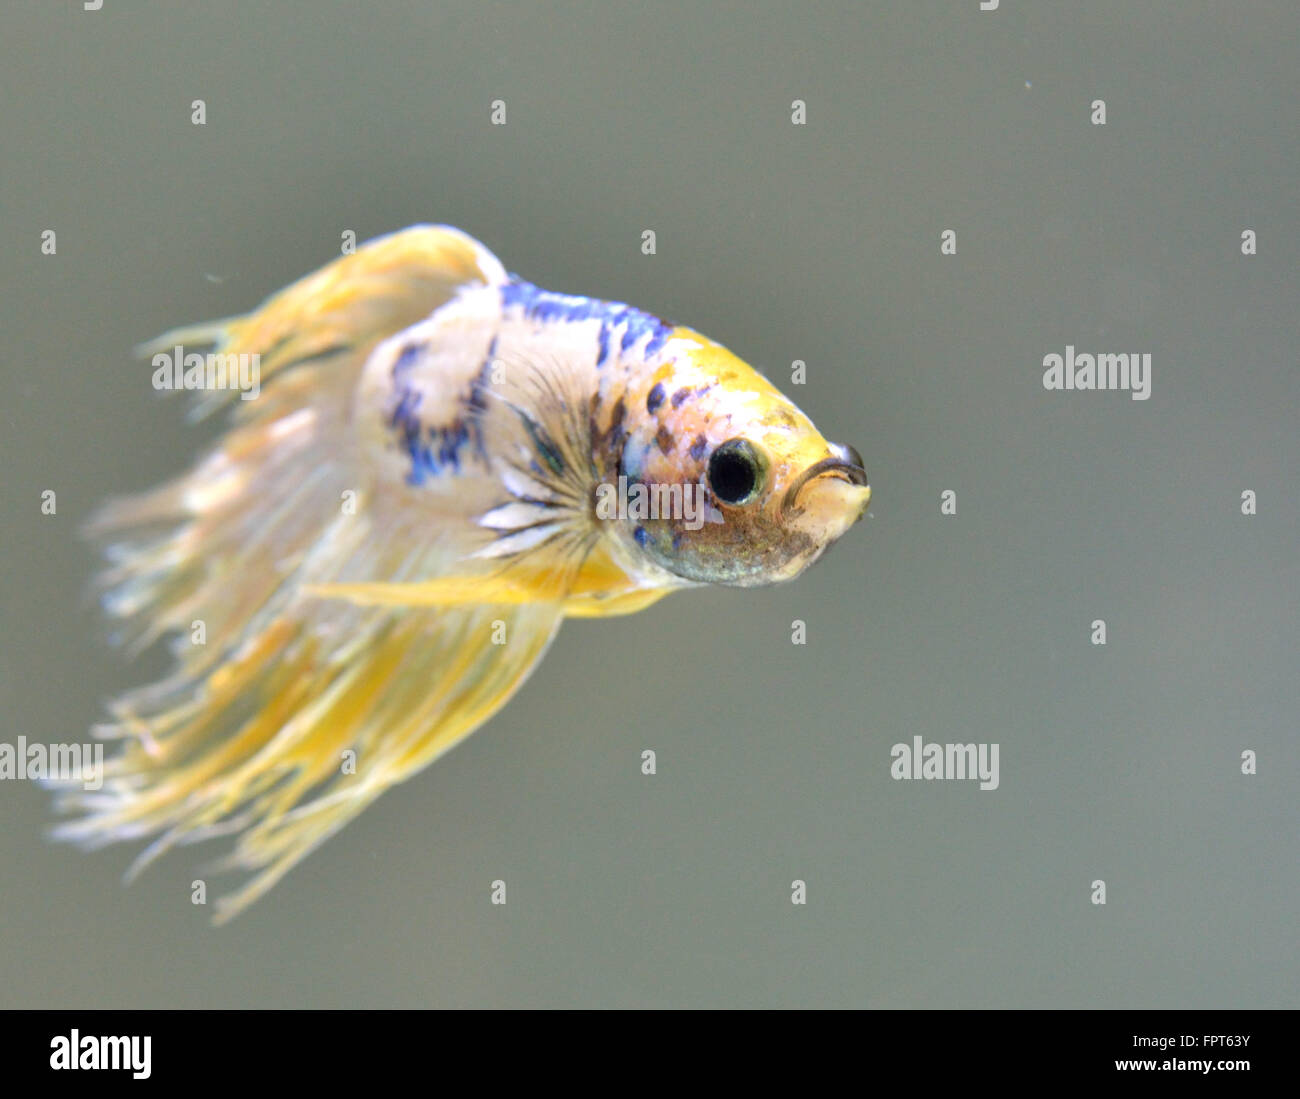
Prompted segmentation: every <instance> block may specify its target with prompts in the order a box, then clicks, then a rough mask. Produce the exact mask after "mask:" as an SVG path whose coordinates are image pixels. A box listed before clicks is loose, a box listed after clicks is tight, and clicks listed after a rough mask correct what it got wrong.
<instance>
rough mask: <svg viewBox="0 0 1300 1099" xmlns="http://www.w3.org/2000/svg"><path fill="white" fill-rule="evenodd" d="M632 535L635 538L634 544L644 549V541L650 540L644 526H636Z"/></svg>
mask: <svg viewBox="0 0 1300 1099" xmlns="http://www.w3.org/2000/svg"><path fill="white" fill-rule="evenodd" d="M632 537H633V538H635V539H636V544H637V545H638V546H640V547H641V548H642V549H645V547H646V543H647V542H649V541H650V532H649V531H647V530H646V529H645V527H637V528H636V530H634V531H633V532H632Z"/></svg>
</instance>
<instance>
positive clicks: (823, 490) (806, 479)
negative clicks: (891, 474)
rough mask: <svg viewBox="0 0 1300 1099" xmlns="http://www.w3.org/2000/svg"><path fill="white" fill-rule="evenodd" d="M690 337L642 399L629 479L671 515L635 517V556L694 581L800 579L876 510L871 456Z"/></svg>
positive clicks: (629, 448) (626, 467) (742, 583)
mask: <svg viewBox="0 0 1300 1099" xmlns="http://www.w3.org/2000/svg"><path fill="white" fill-rule="evenodd" d="M678 331H679V333H682V335H679V337H678V338H677V339H675V340H673V341H670V342H669V344H668V348H667V350H668V352H669V353H670V355H671V357H670V358H669V360H668V361H667V363H666V364H665V365H664V366H663V367H661V368H660V369H659V370H658V371H657V372H655V374H654V375H653V376H652V378H651V379H650V380H649V381H648V382H647V383H646V385H644V386H643V387H642V389H641V390H640V391H638V392H637V393H636V394H634V396H633V406H632V407H633V408H635V409H637V413H638V416H637V420H638V422H637V423H636V424H635V426H633V427H632V428H631V430H630V431H629V433H628V438H627V441H626V444H625V445H624V446H623V449H622V470H621V471H622V472H623V473H625V474H626V475H627V479H628V481H629V483H630V484H631V485H632V491H633V492H635V491H636V486H638V485H639V486H646V487H648V489H649V490H650V491H651V492H652V493H653V492H658V493H659V497H660V498H659V501H658V502H659V504H660V506H659V508H658V509H657V514H656V513H655V512H654V510H651V511H650V513H649V514H647V512H646V508H645V507H644V506H643V507H642V508H641V509H640V512H639V513H635V512H634V513H631V514H629V517H628V518H627V520H626V521H625V523H624V530H623V533H624V536H625V537H630V540H631V542H632V543H634V545H633V546H629V549H630V550H632V551H633V552H638V553H640V554H643V555H644V556H645V557H647V558H648V559H649V560H650V561H651V562H653V564H654V565H655V566H657V567H659V568H661V569H664V570H667V572H669V573H671V574H673V575H674V576H675V577H678V578H681V579H683V580H686V581H689V582H694V583H713V584H727V585H733V586H738V587H753V586H757V585H760V584H770V583H775V582H778V581H782V580H789V579H791V578H792V577H794V576H797V575H798V574H799V573H801V572H802V571H803V570H804V569H806V568H807V567H808V566H809V565H811V564H812V563H813V562H814V561H816V560H817V558H819V557H820V556H821V555H822V554H823V553H824V552H825V551H826V549H827V548H828V547H829V546H830V545H831V544H833V543H834V542H835V541H836V540H837V539H839V538H840V537H841V536H842V535H843V534H844V533H845V532H846V531H847V530H848V529H849V528H850V527H851V526H853V524H854V523H856V522H857V521H858V520H859V519H860V518H861V517H862V515H863V514H864V513H865V511H866V509H867V504H868V502H869V501H870V499H871V487H870V485H869V484H868V481H867V473H866V470H865V469H864V468H863V463H862V457H861V455H860V454H859V453H858V452H857V451H856V450H855V449H854V448H853V447H851V446H845V445H841V444H837V443H832V442H829V441H828V440H827V439H825V438H824V437H823V436H822V434H821V433H820V432H819V431H818V430H817V428H816V427H815V426H814V425H813V423H812V421H811V420H810V419H809V418H808V417H807V416H806V415H804V413H803V412H801V411H800V410H799V408H797V407H796V406H795V404H794V403H793V402H792V401H791V400H790V399H789V398H787V397H786V396H785V395H784V394H783V393H781V392H780V391H779V390H778V389H776V387H775V386H773V385H772V384H771V383H770V382H769V381H767V379H765V378H764V377H763V376H762V375H761V374H759V373H758V372H757V371H755V370H754V369H753V368H751V367H749V366H748V365H746V364H745V363H744V362H742V361H741V360H740V359H738V358H737V357H736V356H735V355H733V354H732V353H731V352H729V351H727V350H726V349H725V348H723V347H720V346H719V345H717V344H714V343H712V342H711V341H708V340H706V339H704V338H703V337H700V336H697V335H696V334H695V333H689V332H687V331H686V330H680V329H679V330H678ZM651 382H653V384H650V383H651ZM641 410H644V413H645V415H644V418H642V417H641V416H640V413H641ZM675 486H679V487H680V493H681V495H680V501H681V503H680V505H679V506H678V507H677V508H676V510H674V508H673V507H672V506H671V505H673V504H674V503H676V502H677V498H676V497H675V496H673V495H672V494H671V490H673V488H674V487H675ZM665 490H668V491H665ZM651 502H652V503H653V502H654V501H653V498H652V501H651ZM665 503H667V504H668V505H669V506H668V507H667V508H666V509H665V507H664V506H663V505H664V504H665ZM665 512H666V513H665Z"/></svg>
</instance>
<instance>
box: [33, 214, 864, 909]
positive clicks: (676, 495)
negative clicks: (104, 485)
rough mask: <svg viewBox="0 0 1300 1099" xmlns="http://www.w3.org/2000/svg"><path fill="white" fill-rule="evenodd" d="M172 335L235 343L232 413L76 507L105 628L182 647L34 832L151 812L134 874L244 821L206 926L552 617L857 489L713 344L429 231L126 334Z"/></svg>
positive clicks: (407, 758)
mask: <svg viewBox="0 0 1300 1099" xmlns="http://www.w3.org/2000/svg"><path fill="white" fill-rule="evenodd" d="M194 344H199V345H205V344H206V345H211V346H215V347H216V348H217V349H218V350H219V351H220V352H222V353H224V354H228V355H234V354H240V355H254V356H256V357H257V361H258V362H259V366H260V391H259V394H258V396H257V398H256V399H255V400H252V401H247V402H243V401H241V402H235V401H233V400H231V394H230V393H229V392H204V393H202V394H201V396H200V401H199V405H198V408H199V410H200V411H202V412H210V411H215V410H218V409H221V408H223V407H226V408H227V411H228V415H229V420H230V425H229V429H228V431H227V432H226V434H225V435H224V436H223V437H222V438H221V439H220V440H219V441H218V442H217V444H215V445H214V447H213V448H212V449H211V450H210V451H209V452H208V453H207V454H206V455H204V456H203V457H202V458H201V459H200V461H199V462H198V463H197V464H196V465H195V466H194V468H193V469H192V470H191V471H189V472H188V473H187V474H185V475H183V476H182V477H180V478H178V479H177V480H175V481H173V482H171V483H169V484H165V485H163V486H161V487H159V488H157V489H155V490H153V491H152V492H148V493H145V494H143V495H140V496H137V497H131V498H126V499H123V500H119V501H114V502H112V503H110V504H109V505H108V506H107V507H106V508H104V509H103V510H102V512H101V513H100V514H99V515H98V516H96V517H95V519H93V520H92V522H91V524H90V529H91V533H92V534H93V535H94V536H95V537H96V538H98V539H99V540H101V541H102V542H104V543H105V545H106V552H107V556H108V558H109V561H110V567H109V568H108V570H107V571H106V572H105V574H104V577H103V592H104V598H103V602H104V606H105V608H106V610H107V612H108V613H109V614H110V615H111V616H112V617H113V618H115V619H116V620H117V621H118V623H119V625H120V627H121V636H122V638H123V639H124V640H125V641H126V642H128V643H129V644H131V645H132V646H133V647H135V648H142V647H144V646H146V645H148V644H149V643H151V642H152V641H154V640H155V639H157V638H158V637H160V636H163V635H171V636H172V637H173V643H172V649H173V653H174V654H175V658H176V667H175V670H174V671H173V672H172V674H171V675H170V676H168V678H166V679H165V680H163V681H161V682H159V683H156V684H153V685H150V686H147V687H144V688H140V689H137V690H135V691H132V692H129V693H128V694H126V695H125V696H123V697H122V698H120V699H118V700H117V701H116V702H115V703H114V704H113V705H112V707H111V710H112V718H113V720H112V721H111V722H109V723H107V724H105V725H104V726H101V727H100V728H99V730H98V732H99V734H100V735H102V736H105V737H108V738H114V739H118V740H120V741H121V742H122V747H121V751H120V752H118V753H117V754H116V755H115V756H114V758H113V759H112V760H111V761H110V762H109V763H108V765H107V767H106V774H105V781H104V787H103V789H102V790H99V791H96V792H94V793H92V792H90V791H87V790H84V789H77V788H76V787H75V785H73V784H65V785H64V786H63V788H62V789H61V792H60V799H61V806H62V808H63V809H64V810H67V811H71V812H73V813H80V814H81V815H80V816H78V817H76V818H75V819H71V820H67V821H64V822H62V823H61V824H59V825H58V826H57V827H56V835H58V836H60V837H61V838H64V839H68V840H72V841H75V842H80V843H82V844H83V845H86V846H91V847H94V846H99V845H102V844H105V843H109V842H113V841H117V840H126V839H137V838H146V837H153V842H152V843H151V844H150V845H149V846H148V848H146V850H145V851H144V852H143V853H142V855H141V856H140V858H138V859H137V860H136V864H135V866H134V867H133V870H138V869H139V868H141V867H143V866H144V865H145V864H147V863H148V862H149V861H150V860H152V859H153V858H155V857H157V856H158V855H159V854H161V853H162V852H163V851H165V850H167V849H168V848H170V847H172V846H174V845H177V844H185V843H191V842H197V841H200V840H205V839H208V838H211V837H213V836H217V835H225V834H230V835H234V836H236V837H237V838H236V841H235V847H234V850H233V852H232V853H231V855H230V856H229V857H227V858H226V859H224V860H223V861H222V862H221V863H219V864H218V867H217V868H218V869H224V870H242V871H246V872H249V873H250V875H251V876H250V877H249V878H248V880H247V881H246V882H245V884H244V885H243V886H242V887H240V888H239V889H238V890H237V891H235V892H234V893H232V894H230V895H229V896H227V897H224V898H222V900H221V901H220V902H219V903H218V907H217V910H216V918H217V919H218V920H224V919H228V918H230V917H231V916H233V915H234V914H236V913H237V912H239V911H240V910H241V909H243V908H244V907H245V906H246V905H248V904H249V903H251V902H252V901H253V900H254V899H256V898H257V897H258V896H260V895H261V894H262V893H264V892H265V891H266V889H268V888H269V887H270V886H271V885H272V884H274V882H275V881H277V880H278V879H279V877H281V876H282V875H283V874H284V873H285V872H287V871H288V870H289V869H290V868H291V867H292V866H293V865H295V864H296V863H297V862H298V861H299V860H300V859H301V858H302V857H304V856H305V855H306V854H307V853H308V852H309V851H310V850H312V849H313V848H314V847H316V846H317V845H319V844H320V843H321V842H323V841H324V839H326V838H327V837H328V836H329V835H331V834H333V832H335V831H337V829H338V828H340V827H342V825H343V824H344V823H346V822H347V821H348V820H350V819H351V818H352V817H353V816H355V815H356V814H357V813H359V812H360V811H361V809H363V808H364V807H365V806H366V805H368V804H369V803H370V802H371V801H372V800H373V799H374V798H375V797H377V796H378V795H379V794H380V793H382V792H383V791H384V790H385V789H387V788H388V787H390V786H391V785H393V784H394V783H396V782H400V781H402V780H404V779H406V778H409V777H410V776H411V775H412V774H414V773H415V772H417V771H418V770H420V769H421V768H423V767H425V766H427V765H428V764H429V763H430V762H432V761H433V760H434V759H436V758H437V757H438V756H440V755H441V754H443V753H444V752H446V751H447V750H448V749H449V748H451V747H452V746H453V745H454V744H456V743H458V742H459V741H460V740H461V739H463V738H464V737H465V736H466V735H468V734H469V733H470V732H472V731H474V729H476V728H478V727H479V726H480V725H482V724H483V723H484V722H485V721H486V720H488V718H490V717H491V716H492V714H493V713H495V712H496V711H497V710H498V709H499V708H500V707H501V706H502V705H504V704H505V702H506V701H507V700H508V699H509V698H510V696H511V695H512V694H513V693H514V691H515V690H517V689H518V687H519V686H520V684H521V683H522V682H523V681H524V680H525V679H526V677H527V676H528V674H529V673H530V672H531V671H532V669H533V668H534V667H535V665H536V663H537V661H538V660H539V659H540V658H541V656H542V655H543V653H544V652H545V650H546V648H547V646H548V645H549V643H550V641H551V639H552V638H553V637H554V634H555V632H556V630H557V629H558V627H559V625H560V623H561V621H562V620H563V619H564V618H566V617H593V616H604V615H613V614H625V613H629V612H632V611H636V610H640V609H642V608H644V607H646V606H648V605H650V604H651V603H653V602H655V601H656V600H657V599H659V598H661V597H662V596H664V595H665V594H667V593H668V592H670V591H673V590H675V589H678V588H685V587H693V586H698V585H701V584H708V583H722V584H728V585H735V586H754V585H759V584H766V583H772V582H776V581H780V580H786V579H789V578H791V577H793V576H795V575H797V574H798V573H799V572H801V571H802V570H803V569H804V568H806V567H807V566H808V565H809V564H811V563H812V562H813V561H814V560H816V558H817V557H818V556H820V554H821V553H823V552H824V551H825V549H826V548H827V547H828V546H829V545H830V544H831V543H832V542H834V541H835V540H836V539H837V538H839V537H840V536H841V535H842V534H843V533H844V532H845V531H846V530H847V529H848V528H849V527H850V526H852V524H853V523H854V522H856V521H857V520H858V518H859V517H860V516H861V515H862V513H863V512H864V511H865V509H866V505H867V502H868V500H869V498H870V488H869V486H868V485H867V477H866V473H865V471H864V470H863V468H862V461H861V458H860V457H859V456H858V455H857V452H856V451H854V450H853V449H852V448H850V447H844V446H839V445H836V444H832V443H829V442H827V441H826V440H825V439H824V438H823V437H822V436H821V435H820V434H819V433H818V432H817V430H816V428H815V427H814V426H813V425H812V423H811V421H809V420H808V418H807V417H806V416H805V415H804V414H803V413H802V412H801V411H800V410H799V409H798V408H797V407H795V405H794V404H793V403H792V402H791V401H790V400H789V399H788V398H787V397H785V396H784V395H783V394H782V393H780V391H778V390H777V389H776V388H775V387H773V386H772V385H771V384H770V383H769V382H768V381H767V380H766V379H764V378H763V377H762V376H761V375H759V374H758V373H757V372H756V371H754V370H753V369H752V368H750V367H749V366H747V365H746V364H745V363H743V362H742V361H741V360H740V359H738V358H737V357H736V356H734V355H733V354H732V353H731V352H729V351H728V350H726V349H725V348H724V347H722V346H720V345H719V344H716V343H714V342H713V341H711V340H709V339H707V338H706V337H704V336H701V335H700V334H698V333H696V332H694V331H692V330H690V329H688V328H685V327H681V326H677V325H673V324H669V323H667V322H665V321H663V320H660V319H659V318H657V317H655V316H652V315H651V314H649V313H646V312H643V311H641V310H639V309H636V308H633V307H631V306H628V305H623V304H620V303H614V302H606V301H600V300H597V299H592V298H586V297H579V296H573V295H566V294H556V293H552V292H549V291H545V290H542V289H540V288H538V287H536V286H534V285H533V284H531V283H529V282H526V281H524V280H523V279H520V278H518V277H517V276H514V275H511V274H509V273H507V272H506V270H505V269H504V268H503V267H502V265H501V263H500V262H499V261H498V260H497V259H496V257H495V256H493V255H492V254H491V253H490V252H489V251H488V250H487V249H486V248H485V247H484V246H483V245H481V244H479V243H478V242H477V241H475V240H473V239H472V238H470V237H468V236H466V235H465V234H463V233H461V232H459V231H458V230H455V229H452V228H449V227H446V226H415V227H412V228H409V229H406V230H403V231H401V232H399V233H395V234H392V235H390V236H387V237H382V238H379V239H377V240H375V241H372V242H370V243H368V244H367V245H365V246H363V247H362V248H360V249H359V250H358V251H357V252H356V253H355V254H352V255H348V256H344V257H342V258H340V259H338V260H336V261H334V262H333V263H331V264H329V265H328V266H326V267H325V268H323V269H321V270H320V271H318V272H316V273H315V274H313V275H309V276H307V277H306V278H304V279H303V280H300V281H299V282H298V283H295V284H293V285H292V286H290V287H289V288H287V289H286V290H284V291H281V292H280V293H279V294H277V295H275V296H273V297H272V298H270V299H269V300H268V301H267V302H266V303H264V305H263V306H262V307H261V308H260V309H258V310H256V311H255V312H253V313H251V314H249V315H248V316H245V317H238V318H232V319H230V320H227V321H223V322H218V323H216V324H213V325H204V326H198V327H195V328H190V329H179V330H176V331H174V332H170V333H167V334H166V335H164V336H162V337H160V338H159V339H158V340H157V341H154V343H153V344H151V345H149V346H148V347H147V348H146V351H147V352H149V353H161V349H167V348H171V347H177V348H180V347H186V346H192V345H194ZM629 497H635V498H636V499H635V500H634V501H633V502H632V506H624V505H627V504H628V500H629ZM647 501H648V504H647ZM638 503H639V504H640V506H636V505H637V504H638ZM195 622H202V623H203V625H204V633H205V636H206V641H205V643H204V644H202V645H196V644H193V643H191V630H192V626H193V625H194V623H195Z"/></svg>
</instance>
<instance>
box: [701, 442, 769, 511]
mask: <svg viewBox="0 0 1300 1099" xmlns="http://www.w3.org/2000/svg"><path fill="white" fill-rule="evenodd" d="M757 476H758V470H757V469H755V468H754V460H753V458H751V457H750V456H749V455H748V454H747V453H745V450H744V448H743V446H732V445H731V444H729V443H724V444H723V445H722V446H720V447H718V449H717V450H715V451H714V452H713V457H712V458H710V459H709V484H710V485H712V486H713V492H714V495H716V496H717V497H718V499H719V500H721V501H723V502H724V503H727V504H736V503H739V502H740V501H741V500H743V499H745V497H746V496H748V495H749V494H750V493H751V492H753V491H754V481H755V479H756V478H757Z"/></svg>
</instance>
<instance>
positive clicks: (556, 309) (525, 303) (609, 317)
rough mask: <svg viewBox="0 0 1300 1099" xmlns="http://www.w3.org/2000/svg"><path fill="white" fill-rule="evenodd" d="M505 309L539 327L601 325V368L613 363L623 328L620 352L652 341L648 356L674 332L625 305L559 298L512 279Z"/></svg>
mask: <svg viewBox="0 0 1300 1099" xmlns="http://www.w3.org/2000/svg"><path fill="white" fill-rule="evenodd" d="M501 308H502V309H503V310H512V309H518V310H521V311H522V312H523V315H524V317H525V318H526V319H527V320H530V321H535V322H537V323H539V324H577V323H580V322H582V321H591V320H595V321H599V322H600V330H599V333H598V334H597V337H596V340H597V342H596V365H597V366H598V367H600V366H604V365H605V363H606V362H608V361H609V351H610V341H611V337H612V335H613V333H614V331H615V330H616V329H618V328H619V327H620V326H622V327H623V336H622V339H621V341H620V343H619V347H620V349H621V350H622V351H629V350H630V349H631V348H632V347H633V346H634V345H635V344H636V343H638V342H639V341H640V340H642V339H648V342H647V344H646V349H645V353H646V355H647V356H649V355H653V354H655V353H656V352H657V351H659V350H660V349H661V348H662V347H663V345H664V344H665V343H666V342H667V340H668V337H669V336H670V335H671V334H672V331H673V326H672V325H671V324H667V323H666V322H664V321H662V320H660V319H659V318H658V317H656V316H653V315H651V314H650V313H645V312H642V311H641V310H640V309H635V308H633V307H632V306H630V305H625V304H623V303H622V302H615V301H601V300H599V299H597V298H584V297H578V296H576V295H572V294H555V293H552V292H551V291H549V290H542V289H541V288H539V287H537V286H534V285H533V284H532V283H531V282H525V281H524V280H523V279H520V278H512V279H511V281H510V282H507V283H506V284H505V285H504V286H502V287H501Z"/></svg>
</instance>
